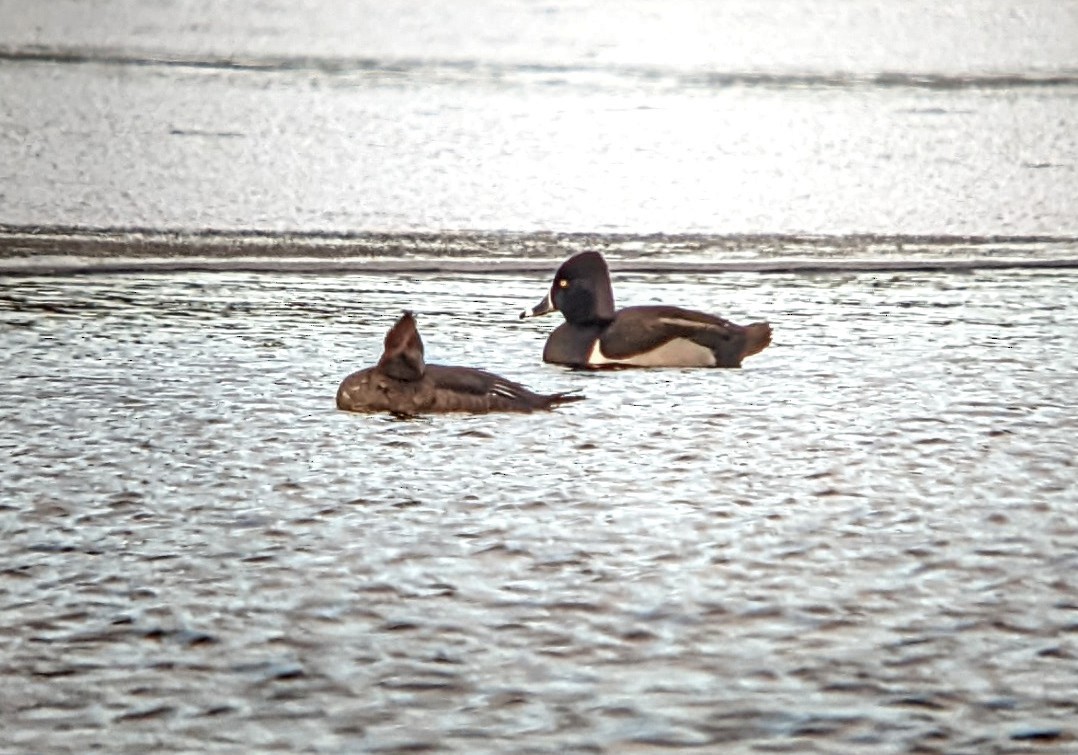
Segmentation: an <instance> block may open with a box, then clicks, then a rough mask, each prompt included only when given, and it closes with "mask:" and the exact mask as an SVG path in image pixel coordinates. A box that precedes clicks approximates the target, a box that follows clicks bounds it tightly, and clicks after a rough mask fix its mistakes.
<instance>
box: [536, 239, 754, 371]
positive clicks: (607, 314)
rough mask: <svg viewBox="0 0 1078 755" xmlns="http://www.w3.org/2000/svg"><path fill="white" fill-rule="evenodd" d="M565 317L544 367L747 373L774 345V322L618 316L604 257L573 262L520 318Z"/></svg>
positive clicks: (677, 310)
mask: <svg viewBox="0 0 1078 755" xmlns="http://www.w3.org/2000/svg"><path fill="white" fill-rule="evenodd" d="M554 311H560V312H561V313H562V314H563V315H564V316H565V322H564V323H562V324H561V325H559V326H558V327H557V329H555V330H554V332H553V333H551V334H550V338H548V339H547V342H546V347H545V348H544V349H543V361H544V362H551V363H553V364H564V365H570V366H573V367H591V368H601V367H740V366H741V360H742V359H744V358H745V357H747V356H751V355H753V354H755V353H757V352H759V351H762V350H763V349H764V348H765V347H767V345H768V344H769V343H771V326H770V325H769V324H768V323H766V322H754V323H752V324H751V325H737V324H735V323H732V322H730V321H729V320H724V319H722V318H721V317H716V316H714V315H709V314H706V313H704V312H696V311H693V310H690V309H682V308H681V307H671V306H662V305H652V306H638V307H625V308H624V309H620V310H615V309H614V290H613V288H612V287H611V285H610V270H609V268H608V267H607V265H606V260H604V259H603V256H602V255H601V254H599V253H598V252H582V253H580V254H577V255H575V256H573V257H570V258H569V259H568V260H566V261H565V262H564V263H563V264H562V266H561V267H560V268H558V272H557V274H556V275H555V276H554V283H553V284H552V285H551V287H550V293H548V294H547V296H546V298H545V299H543V301H541V302H540V303H539V304H537V305H536V306H535V307H534V308H532V309H530V310H527V309H526V310H524V311H523V312H521V314H520V316H521V317H522V318H523V317H535V316H538V315H545V314H547V313H549V312H554Z"/></svg>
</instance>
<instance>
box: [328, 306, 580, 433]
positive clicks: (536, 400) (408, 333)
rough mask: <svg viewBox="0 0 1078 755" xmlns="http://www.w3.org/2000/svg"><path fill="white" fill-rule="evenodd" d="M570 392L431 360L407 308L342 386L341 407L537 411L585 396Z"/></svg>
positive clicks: (422, 411)
mask: <svg viewBox="0 0 1078 755" xmlns="http://www.w3.org/2000/svg"><path fill="white" fill-rule="evenodd" d="M583 398H584V397H583V396H580V395H574V394H569V393H553V394H542V393H534V392H532V391H530V390H528V389H527V388H525V387H524V386H523V385H521V384H520V383H516V382H513V381H512V380H508V379H506V378H503V377H501V376H499V375H495V374H493V373H491V372H487V371H486V370H479V369H475V368H472V367H447V366H444V365H438V364H427V363H426V362H425V360H424V358H423V340H422V339H421V338H420V337H419V331H418V330H417V329H416V322H415V317H414V316H413V315H412V313H411V312H405V313H404V314H403V315H402V316H401V317H400V319H399V320H397V322H396V324H395V325H394V326H393V327H392V328H390V330H389V333H387V334H386V338H385V348H384V351H383V353H382V356H381V358H380V359H379V360H378V364H377V365H375V366H374V367H368V368H367V369H364V370H360V371H358V372H354V373H352V374H351V375H349V376H348V377H346V378H345V379H344V380H343V381H342V382H341V385H340V387H339V388H338V389H337V408H338V409H344V410H346V411H350V412H392V413H394V414H402V415H409V416H410V415H419V414H437V413H445V412H469V413H473V414H485V413H487V412H533V411H537V410H545V409H553V408H554V407H555V406H558V405H560V404H567V403H570V402H573V401H580V400H581V399H583Z"/></svg>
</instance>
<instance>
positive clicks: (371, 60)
mask: <svg viewBox="0 0 1078 755" xmlns="http://www.w3.org/2000/svg"><path fill="white" fill-rule="evenodd" d="M0 61H10V62H44V63H65V64H85V63H91V64H98V65H112V66H149V67H157V66H159V67H173V68H195V69H213V70H229V71H253V72H264V73H289V72H315V73H322V74H327V75H369V76H372V77H386V76H391V77H393V78H394V79H396V80H412V79H414V80H422V81H439V80H453V79H462V78H463V79H467V80H472V81H475V80H489V81H491V82H497V83H500V84H505V83H506V82H513V81H517V80H520V81H526V80H528V79H531V78H534V77H536V76H540V77H546V78H549V77H550V76H557V77H558V83H561V84H570V83H573V82H574V81H577V80H579V82H580V83H586V82H587V81H588V80H590V79H592V78H594V77H595V76H603V77H606V79H605V80H606V83H608V84H609V83H610V81H609V79H615V80H616V79H623V80H625V81H626V82H631V83H632V84H634V85H639V84H641V83H648V84H652V85H659V86H662V85H664V84H667V85H670V86H675V87H678V88H685V87H691V88H707V89H717V88H723V87H731V86H748V87H772V88H779V89H782V88H789V87H808V88H850V87H868V88H896V87H898V88H915V89H936V90H958V89H1013V88H1016V87H1057V86H1074V85H1078V71H1070V70H1063V71H1052V72H1044V73H1038V72H1021V73H1020V72H1006V71H1004V72H968V73H946V72H939V73H927V72H905V71H879V72H875V73H851V72H843V71H830V72H828V71H779V72H776V71H751V70H750V71H717V70H679V69H676V68H670V67H662V66H610V65H603V66H588V65H579V64H572V65H559V64H550V63H511V62H493V61H489V60H468V59H462V60H454V59H428V58H378V57H348V56H318V55H271V54H250V53H245V54H239V55H215V54H203V55H198V54H190V53H185V54H177V53H173V52H164V51H157V52H155V51H147V50H126V49H122V48H113V47H82V46H80V47H63V46H43V45H27V46H18V47H12V46H0Z"/></svg>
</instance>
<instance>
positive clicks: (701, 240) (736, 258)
mask: <svg viewBox="0 0 1078 755" xmlns="http://www.w3.org/2000/svg"><path fill="white" fill-rule="evenodd" d="M586 249H597V250H600V251H602V252H603V253H604V254H605V255H606V256H607V257H608V258H609V259H610V261H611V265H612V266H613V267H614V268H615V269H618V270H624V271H632V272H646V273H672V272H694V273H701V274H707V273H722V272H758V273H776V272H803V273H819V272H839V271H843V272H858V271H861V272H883V271H914V270H920V271H923V270H936V271H953V272H966V271H970V270H975V269H1044V268H1055V269H1064V268H1078V237H1073V236H1030V235H1026V236H949V235H924V236H916V235H877V234H851V235H841V236H839V235H836V236H818V235H796V234H730V235H710V234H671V235H666V234H648V235H634V234H601V233H553V232H544V233H512V232H477V231H449V232H362V233H345V234H334V233H328V232H294V233H265V232H261V231H239V232H233V231H228V232H225V231H181V230H176V231H171V230H165V229H150V228H101V229H94V228H76V227H47V228H41V227H24V226H5V225H0V275H3V276H27V275H71V274H117V273H145V272H179V271H211V272H212V271H216V272H266V273H269V272H299V273H305V272H306V273H340V272H379V273H419V272H424V273H442V272H454V273H467V274H479V273H483V274H498V273H503V274H509V273H512V274H519V273H546V272H549V271H550V270H551V268H552V266H553V265H555V264H556V263H557V262H558V261H559V260H561V259H564V258H566V257H568V256H570V255H572V254H575V253H577V252H580V251H584V250H586Z"/></svg>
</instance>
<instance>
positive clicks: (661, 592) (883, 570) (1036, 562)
mask: <svg viewBox="0 0 1078 755" xmlns="http://www.w3.org/2000/svg"><path fill="white" fill-rule="evenodd" d="M548 284H549V279H548V278H547V276H522V275H504V276H497V275H487V276H483V275H473V276H460V275H457V276H448V275H425V274H420V275H407V274H401V275H395V276H394V275H378V276H364V275H349V276H301V275H276V276H269V275H264V276H258V275H244V274H224V273H221V274H172V275H142V276H133V275H131V276H123V275H120V276H114V277H109V276H104V277H69V278H64V277H54V278H45V277H43V278H21V279H8V280H5V281H4V283H3V286H2V288H0V292H2V297H0V341H2V351H3V354H4V358H3V361H2V363H0V453H2V455H3V459H4V461H3V482H2V487H3V490H2V503H0V506H2V509H0V529H2V532H3V536H2V538H0V570H2V574H0V585H2V588H3V589H2V592H0V594H2V598H0V617H2V621H3V632H0V664H2V673H3V678H4V683H3V685H2V686H0V723H2V727H0V731H2V734H0V742H2V743H3V744H4V749H5V750H9V751H13V752H15V751H17V752H24V751H25V752H28V751H48V750H54V749H61V750H78V751H88V750H91V749H93V748H103V749H106V750H111V751H118V750H122V751H130V752H136V751H147V750H154V751H166V750H180V749H184V750H199V751H201V750H207V749H211V750H221V749H229V748H234V749H235V750H236V751H250V750H266V749H274V748H276V749H286V750H303V751H325V752H347V751H356V750H385V751H391V752H392V751H416V750H420V751H421V750H424V749H430V750H438V751H459V752H484V751H490V752H493V751H499V752H508V751H514V752H524V751H528V752H552V753H553V752H575V751H581V752H625V751H627V750H632V749H634V748H635V749H645V750H646V749H648V748H649V747H667V748H674V749H676V748H681V747H690V746H699V745H706V746H707V748H709V750H710V751H759V752H776V751H777V752H811V751H821V752H865V751H872V752H908V751H917V752H935V751H946V752H1001V751H1006V752H1022V751H1036V752H1063V751H1067V750H1068V749H1070V748H1073V747H1076V746H1078V741H1076V740H1075V735H1076V731H1075V729H1074V722H1075V720H1078V703H1076V702H1075V695H1074V691H1075V689H1078V656H1076V654H1078V645H1076V636H1078V635H1076V632H1078V596H1076V595H1078V594H1076V584H1075V576H1074V575H1075V574H1076V573H1078V509H1076V508H1075V504H1076V500H1078V490H1076V474H1075V465H1074V464H1075V462H1074V457H1075V454H1074V440H1073V439H1074V437H1075V432H1076V430H1078V410H1076V408H1075V407H1076V406H1078V387H1076V386H1078V356H1076V355H1078V316H1076V314H1075V313H1076V312H1078V278H1076V277H1075V275H1074V274H1073V273H1068V272H1061V273H1053V272H1039V273H1038V272H1029V273H1022V272H981V273H973V274H964V275H958V274H932V273H908V274H870V273H850V274H848V275H820V276H789V275H779V274H777V275H737V274H728V275H718V276H694V275H686V274H673V273H672V274H662V275H660V274H656V275H643V274H620V275H618V276H617V280H616V292H617V295H618V298H619V301H620V302H621V303H622V304H627V303H644V302H652V301H655V302H672V303H673V302H676V303H682V304H686V305H691V306H695V307H699V308H702V309H706V310H710V311H715V312H719V313H722V314H725V315H727V316H729V317H732V318H734V319H736V320H741V321H745V320H748V319H749V318H753V319H755V318H768V319H770V320H771V321H772V323H773V324H774V326H775V341H774V344H773V345H772V347H770V348H769V349H768V350H766V351H765V352H763V353H762V354H760V355H758V356H756V357H753V358H751V359H750V360H748V361H747V362H746V367H745V368H744V369H742V370H659V371H635V372H620V373H606V374H591V373H579V372H569V371H563V370H561V369H558V368H553V367H550V366H545V365H543V364H542V363H541V362H540V360H539V355H540V353H541V349H542V344H543V341H544V338H545V335H546V334H547V333H548V332H549V331H550V330H551V329H552V328H553V327H554V325H555V324H556V322H555V321H554V320H551V319H546V320H543V319H540V320H528V321H520V320H518V319H516V315H517V312H519V310H520V309H521V308H523V306H525V305H528V304H532V303H534V302H535V301H536V300H538V298H539V297H540V296H541V295H542V294H543V292H544V290H545V288H546V287H547V285H548ZM404 307H409V308H412V309H414V310H416V311H417V313H418V314H419V325H420V329H421V332H422V334H423V337H424V339H425V341H426V345H427V354H428V359H429V360H430V361H434V362H443V363H452V364H469V365H475V366H485V367H487V368H489V369H493V370H495V371H497V372H500V373H502V374H504V375H507V376H509V377H512V378H515V379H518V380H520V381H522V382H524V383H525V384H527V385H529V386H532V387H534V388H538V389H543V390H563V389H579V390H582V391H583V392H585V393H586V394H587V396H588V400H587V401H585V402H582V403H580V404H575V405H572V406H568V407H565V408H563V409H562V410H559V411H556V412H553V413H550V414H541V415H531V416H514V415H505V416H479V417H462V416H443V417H435V418H427V419H421V420H414V421H399V420H394V419H392V418H389V417H383V416H362V415H351V414H346V413H341V412H338V411H336V410H335V409H334V406H333V394H334V391H335V389H336V386H337V383H338V382H339V380H340V379H341V378H342V377H343V376H344V375H345V374H347V373H348V372H350V371H352V370H353V369H356V368H357V367H361V366H366V365H369V364H371V363H373V361H374V360H375V359H376V357H377V355H378V353H379V351H380V348H381V339H382V337H383V335H384V333H385V330H386V329H387V328H388V326H389V325H390V324H391V322H392V320H393V319H394V317H395V315H396V313H397V312H399V310H400V309H402V308H404Z"/></svg>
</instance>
